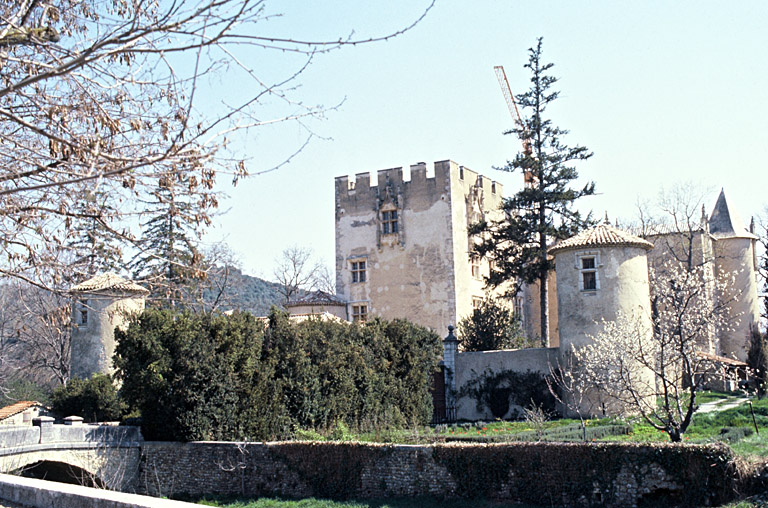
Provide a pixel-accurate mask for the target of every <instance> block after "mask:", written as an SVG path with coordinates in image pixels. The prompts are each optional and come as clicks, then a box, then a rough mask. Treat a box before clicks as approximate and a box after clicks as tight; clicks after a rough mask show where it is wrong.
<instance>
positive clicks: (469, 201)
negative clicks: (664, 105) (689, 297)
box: [336, 161, 759, 419]
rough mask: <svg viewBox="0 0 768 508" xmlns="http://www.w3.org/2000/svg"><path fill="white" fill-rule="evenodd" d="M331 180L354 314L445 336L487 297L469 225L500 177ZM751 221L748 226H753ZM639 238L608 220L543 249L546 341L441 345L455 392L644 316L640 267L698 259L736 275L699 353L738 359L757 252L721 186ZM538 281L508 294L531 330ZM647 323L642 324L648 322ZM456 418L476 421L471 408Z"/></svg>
mask: <svg viewBox="0 0 768 508" xmlns="http://www.w3.org/2000/svg"><path fill="white" fill-rule="evenodd" d="M410 173H411V175H410V180H406V179H404V178H403V171H402V169H401V168H393V169H386V170H381V171H379V172H378V175H377V176H378V178H377V182H376V183H375V184H374V183H372V182H371V181H370V178H369V175H368V173H362V174H358V175H356V178H355V181H354V182H351V181H350V180H349V178H348V177H346V176H342V177H338V178H336V281H337V282H336V284H337V293H338V296H339V297H340V298H341V299H342V300H345V301H346V302H347V306H348V315H349V316H350V317H351V318H352V319H353V320H365V319H367V318H369V317H372V316H381V317H384V318H387V319H393V318H398V317H402V318H407V319H410V320H412V321H414V322H416V323H418V324H420V325H423V326H427V327H430V328H432V329H434V330H436V331H438V332H439V333H441V334H442V333H445V330H447V328H448V326H449V325H452V324H455V323H456V322H457V321H459V320H460V319H462V318H463V317H465V316H468V315H469V314H470V313H471V311H472V309H473V306H474V305H476V304H477V303H478V302H480V301H482V299H483V298H484V297H485V296H487V289H486V288H485V287H484V283H483V277H484V276H485V275H487V274H488V270H489V266H488V262H487V260H484V259H478V258H475V257H473V256H471V254H470V252H471V247H472V242H473V239H472V238H471V237H470V236H469V235H468V233H467V226H468V225H469V224H472V223H475V222H478V221H479V220H480V219H482V218H485V219H489V220H492V219H494V218H497V217H498V214H499V213H500V211H499V205H500V204H501V202H502V199H503V195H502V187H501V185H500V184H499V183H497V182H494V181H492V180H490V179H488V178H485V177H483V176H482V175H479V174H477V173H475V172H473V171H470V170H469V169H467V168H465V167H463V166H460V165H458V164H456V163H455V162H453V161H439V162H436V163H435V164H434V174H433V175H431V176H428V175H427V172H426V165H425V164H424V163H419V164H416V165H413V166H411V167H410ZM752 229H753V227H752ZM636 233H639V234H641V235H642V237H641V236H638V235H635V234H631V233H630V232H627V231H623V230H621V229H618V228H616V227H613V226H610V225H608V224H600V225H598V226H595V227H593V228H590V229H588V230H586V231H583V232H582V233H580V234H578V235H576V236H575V237H573V238H570V239H567V240H565V241H562V242H560V243H558V244H556V245H555V246H553V247H552V249H551V254H552V255H553V256H554V258H555V265H556V269H555V271H554V273H552V274H551V276H550V278H549V295H550V334H551V336H550V346H551V347H548V348H535V349H530V350H516V351H494V352H478V353H465V352H459V351H458V350H457V349H456V346H455V344H453V345H450V344H446V354H445V357H444V364H445V366H446V372H447V373H448V375H447V376H446V383H447V384H448V386H449V387H451V388H453V389H454V390H455V389H456V387H460V386H462V385H463V384H464V383H466V382H467V381H469V380H470V379H471V378H472V377H474V376H477V375H478V374H481V373H483V372H486V371H488V370H490V371H500V370H517V371H522V372H525V371H527V370H531V371H534V372H540V373H543V374H548V373H549V370H550V368H551V366H552V365H556V364H557V363H558V362H559V361H560V360H561V359H562V357H563V355H564V354H565V352H566V351H567V350H568V349H569V348H572V347H573V346H577V345H581V344H584V343H586V342H588V341H589V337H590V336H593V335H595V334H597V333H599V331H600V322H601V321H602V320H612V319H615V318H616V317H617V316H619V315H625V316H642V317H644V318H645V319H648V320H649V319H650V314H651V311H650V295H649V267H650V268H652V269H653V270H663V269H665V267H669V266H670V263H672V265H674V264H678V265H686V264H687V265H688V266H705V267H706V269H707V270H710V272H711V274H712V276H713V278H716V277H718V276H720V275H721V274H726V273H728V274H731V273H732V274H735V279H734V281H733V283H732V284H730V285H729V286H728V287H727V289H726V293H727V294H718V293H717V291H716V288H715V287H714V286H713V287H712V288H710V289H709V295H710V297H711V298H715V299H720V300H722V301H727V302H728V311H727V312H728V313H729V315H730V319H729V321H730V323H729V325H730V326H729V328H728V329H723V330H712V331H711V336H710V337H706V338H704V340H703V341H702V351H703V352H704V353H706V354H710V355H713V357H718V358H723V359H725V358H726V357H727V358H731V359H735V361H736V362H737V363H739V364H741V362H744V361H745V360H746V357H747V350H748V346H749V340H750V337H751V334H752V332H753V331H755V330H757V326H758V320H759V302H758V297H757V282H756V278H757V259H756V253H755V242H756V240H757V237H756V236H755V235H754V231H750V230H748V229H747V228H746V227H744V225H743V224H742V223H741V220H740V219H739V218H738V216H737V214H736V213H735V212H734V210H732V209H731V207H730V206H729V204H728V202H727V200H726V198H725V194H724V193H723V192H721V194H720V196H719V198H718V201H717V204H716V206H715V209H714V210H713V212H712V214H711V215H710V216H709V217H707V216H706V214H703V215H702V219H701V221H700V222H699V223H698V224H697V225H696V226H694V227H689V228H681V229H678V230H669V229H667V230H663V229H654V230H646V231H640V232H636ZM537 294H538V288H537V287H536V286H535V285H532V286H527V287H525V288H524V290H523V291H522V292H521V294H520V295H519V296H518V297H517V299H516V301H515V302H514V308H515V312H516V313H517V314H518V316H519V317H520V318H521V319H522V321H523V325H524V329H525V331H526V333H527V334H528V336H529V338H533V337H536V336H537V334H538V330H539V324H538V323H539V318H538V316H539V308H538V298H537ZM649 328H650V327H649ZM458 410H459V413H458V417H459V418H466V419H477V418H484V417H487V415H482V414H478V413H477V412H475V410H474V408H473V407H472V404H466V403H465V404H461V403H460V404H459V409H458Z"/></svg>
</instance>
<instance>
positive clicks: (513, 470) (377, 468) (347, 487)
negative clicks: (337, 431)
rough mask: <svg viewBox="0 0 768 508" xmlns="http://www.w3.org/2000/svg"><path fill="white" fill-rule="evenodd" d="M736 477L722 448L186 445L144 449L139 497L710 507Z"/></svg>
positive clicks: (719, 500)
mask: <svg viewBox="0 0 768 508" xmlns="http://www.w3.org/2000/svg"><path fill="white" fill-rule="evenodd" d="M736 478H737V474H736V468H735V465H734V461H733V455H732V452H731V451H730V449H728V448H727V447H725V446H721V445H712V446H694V445H690V446H685V445H678V446H672V445H637V444H619V443H599V444H594V443H591V444H569V443H536V444H532V443H510V444H488V445H481V444H440V445H432V446H421V445H418V446H416V445H414V446H411V445H381V444H363V443H327V442H322V443H316V442H289V443H249V444H240V445H238V444H237V443H221V442H193V443H145V445H144V446H143V447H142V459H141V466H140V471H139V481H138V490H139V492H141V493H147V494H150V495H154V496H157V495H163V496H173V495H177V494H182V493H184V494H190V495H204V494H235V495H244V496H247V497H258V496H283V497H297V498H301V497H310V496H313V497H324V498H337V499H345V498H346V499H355V498H357V499H364V498H391V497H403V496H408V497H411V496H432V497H441V498H455V497H464V498H472V497H484V498H489V499H499V500H504V501H510V502H523V503H529V504H534V505H543V506H626V507H634V506H638V505H644V504H645V505H649V506H650V505H654V506H661V505H664V506H707V505H708V506H712V505H717V504H720V503H722V502H724V501H726V500H729V499H731V498H732V497H733V496H734V491H735V489H734V486H735V482H736ZM649 503H650V504H649Z"/></svg>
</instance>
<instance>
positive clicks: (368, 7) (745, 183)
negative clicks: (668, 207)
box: [206, 0, 768, 278]
mask: <svg viewBox="0 0 768 508" xmlns="http://www.w3.org/2000/svg"><path fill="white" fill-rule="evenodd" d="M428 5H429V2H428V1H420V0H409V1H400V0H390V1H386V2H385V1H373V0H371V1H369V2H355V1H351V0H339V1H333V2H306V1H303V2H302V1H298V0H295V1H294V0H285V1H281V2H274V3H272V4H267V10H268V11H269V12H274V13H282V14H283V16H281V17H278V18H274V19H272V20H269V21H268V22H265V23H264V24H263V25H262V26H260V27H258V30H259V33H262V34H265V33H268V34H273V35H276V36H278V35H291V36H293V37H297V38H329V39H337V38H339V37H346V36H347V35H349V34H350V33H352V32H353V31H354V36H353V37H354V38H357V37H359V38H367V37H372V36H379V35H383V34H386V33H389V32H392V31H395V30H397V29H398V28H401V27H403V26H407V25H408V24H410V23H411V22H412V21H413V20H414V19H416V18H418V17H419V16H420V14H421V13H422V12H423V10H424V9H425V8H426V7H427V6H428ZM767 20H768V3H766V2H758V1H742V2H734V3H730V2H729V3H726V2H709V1H697V2H690V1H679V2H661V1H646V2H632V3H630V2H608V1H605V2H602V1H590V2H565V1H560V2H558V1H490V0H477V1H474V2H461V1H458V0H437V1H436V4H435V6H434V8H433V9H432V10H431V11H430V12H429V13H428V15H427V16H426V18H425V19H424V20H423V21H422V22H421V23H419V24H418V26H416V27H415V28H414V29H413V30H411V31H409V32H408V33H406V34H404V35H401V36H399V37H397V38H395V39H392V40H389V41H387V42H379V43H373V44H368V45H359V46H354V47H346V48H343V49H341V50H338V51H334V52H331V53H328V54H325V55H318V56H317V57H316V58H315V59H314V60H313V62H312V65H311V66H310V67H309V68H308V69H307V70H306V71H305V72H304V73H303V74H302V75H301V76H300V77H299V79H298V82H297V84H299V85H300V86H299V87H298V88H297V89H296V90H295V91H294V92H293V94H292V97H293V98H295V99H296V100H302V101H304V102H305V103H307V104H312V105H315V104H322V105H325V106H326V107H334V106H337V105H338V107H337V108H335V109H333V110H331V111H328V113H327V114H326V115H325V117H324V119H318V120H314V119H311V120H308V121H307V122H305V126H304V127H303V126H300V125H298V124H296V123H284V124H279V125H276V126H272V127H265V128H260V129H258V130H256V131H254V132H253V133H252V134H251V135H249V136H248V137H247V139H236V140H233V144H232V145H231V146H230V148H231V149H232V150H233V151H235V152H237V153H240V154H242V156H244V157H248V158H249V162H248V168H249V170H250V171H251V172H252V173H257V172H258V171H260V170H263V169H267V168H269V167H272V166H273V165H274V164H276V163H278V162H280V161H282V160H284V159H285V158H286V157H288V156H290V155H291V154H293V153H294V152H295V151H296V150H297V149H298V148H299V147H300V146H302V144H303V143H304V140H305V139H306V136H307V130H306V128H305V127H308V128H309V129H310V130H311V131H312V132H313V134H314V135H315V137H314V138H313V140H312V141H311V142H310V144H309V145H308V146H307V147H305V148H304V150H303V151H301V152H300V153H299V154H298V155H296V157H294V158H293V159H292V160H291V162H290V163H289V164H287V165H285V166H283V167H282V168H281V169H279V170H277V171H274V172H270V173H266V174H263V175H259V176H253V177H251V178H249V179H248V180H247V181H244V182H241V183H240V184H239V185H238V186H237V187H236V188H231V187H229V186H222V189H223V190H224V191H225V192H226V193H227V194H228V195H229V198H228V199H226V200H225V201H224V202H223V204H222V207H221V208H222V211H226V213H224V214H222V215H221V216H220V217H218V219H217V220H216V223H215V225H214V227H213V228H211V230H210V231H209V233H208V235H207V236H206V241H208V242H212V241H216V240H221V239H223V240H224V241H226V242H227V243H228V244H229V245H230V246H231V247H232V249H233V250H234V251H235V252H236V253H237V254H238V256H239V257H240V259H241V262H242V265H243V268H244V270H245V271H246V272H247V273H251V274H254V275H259V276H262V277H265V278H271V274H272V267H273V264H274V260H275V258H276V257H277V256H279V254H280V252H281V251H282V250H283V249H284V248H286V247H288V246H291V245H299V246H306V247H310V248H312V249H313V250H314V251H315V252H316V254H317V256H318V258H320V259H322V260H324V261H325V262H326V263H327V264H329V265H330V266H332V264H333V258H334V196H333V189H334V187H333V182H334V177H336V176H340V175H345V174H355V173H361V172H365V171H372V172H375V171H377V170H379V169H385V168H390V167H398V166H404V167H405V166H408V165H410V164H414V163H416V162H422V161H423V162H426V163H427V164H428V165H430V164H431V163H432V162H434V161H437V160H444V159H452V160H454V161H456V162H457V163H459V164H462V165H464V166H466V167H468V168H471V169H472V170H475V171H478V172H480V173H483V174H485V175H486V176H489V177H491V178H493V179H495V180H497V181H499V182H501V183H503V184H504V192H505V195H510V194H512V193H513V192H514V191H515V190H517V189H519V188H520V186H521V185H522V179H521V177H520V176H519V175H517V174H507V173H503V172H500V171H496V170H494V169H493V168H494V167H498V166H502V165H504V163H505V161H506V160H507V158H512V157H513V156H514V155H515V153H516V152H517V150H518V149H519V141H518V140H516V139H515V138H513V137H512V136H504V135H502V132H503V131H504V130H506V129H508V128H510V127H511V126H512V120H511V117H510V115H509V112H508V110H507V108H506V105H505V103H504V99H503V97H502V95H501V92H500V90H499V86H498V83H497V81H496V77H495V75H494V72H493V66H494V65H503V66H504V67H505V69H506V73H507V76H508V78H509V82H510V85H511V87H512V90H513V92H515V93H519V92H521V91H524V90H525V89H526V88H527V85H528V78H529V75H528V74H527V73H526V71H525V69H523V67H522V66H523V64H524V63H525V62H526V61H527V48H529V47H531V46H532V45H533V44H535V41H536V38H537V37H539V36H542V37H543V38H544V57H545V60H547V61H551V62H553V63H554V64H555V67H554V69H553V73H554V75H556V76H558V77H559V78H560V81H559V83H558V85H557V86H558V88H559V89H560V90H561V92H562V93H561V98H560V99H559V100H558V102H557V103H556V104H555V105H554V107H552V108H551V109H550V113H551V117H552V118H553V120H554V121H555V123H556V124H557V125H559V126H560V127H563V128H566V129H568V130H570V131H571V133H570V134H569V135H568V136H567V138H566V140H567V141H568V142H569V143H572V144H576V143H578V144H583V145H586V146H587V147H589V148H590V149H591V150H592V151H593V152H594V154H595V155H594V157H593V158H592V159H590V160H589V161H587V162H586V163H584V164H583V165H581V166H580V168H579V169H580V173H581V176H582V180H584V181H586V180H594V181H595V183H596V186H597V191H598V192H599V195H598V196H595V197H591V198H587V199H586V200H584V202H583V203H582V205H581V207H582V208H583V209H584V210H589V209H592V210H594V211H595V213H596V214H597V215H598V216H602V215H603V214H604V213H605V212H607V213H608V215H609V217H610V218H611V219H612V220H613V219H614V218H616V217H618V218H621V219H631V218H633V216H634V214H635V203H636V201H637V199H638V197H642V198H647V199H654V198H655V197H656V196H657V194H658V193H659V191H660V190H661V189H662V187H664V188H669V187H670V186H672V185H674V184H675V183H678V182H694V183H696V184H698V185H701V186H704V187H709V188H711V190H712V192H711V194H710V195H709V199H708V203H707V208H708V209H709V208H711V206H713V205H714V202H715V199H716V198H717V192H719V190H720V188H721V187H724V188H725V191H726V194H727V195H728V197H729V199H730V201H731V202H732V204H733V206H734V207H735V208H736V209H737V210H738V213H739V214H740V215H741V216H742V218H743V219H744V221H745V222H748V221H749V217H750V216H751V215H753V214H757V213H760V212H761V211H762V210H763V209H764V207H765V205H766V204H768V192H766V190H768V185H766V184H768V176H766V171H765V160H766V152H768V126H767V125H766V121H765V117H766V116H768V86H767V85H768V83H767V81H768V58H766V56H765V52H766V50H767V49H768V30H766V29H765V28H764V26H765V23H766V21H767ZM243 58H244V59H245V60H246V63H248V64H250V65H252V66H253V67H255V68H258V69H259V70H260V71H261V72H262V73H264V74H266V75H269V76H281V75H289V74H290V73H292V72H293V70H295V69H296V68H297V67H298V66H299V65H300V64H301V61H300V59H299V58H297V57H296V56H294V55H289V54H283V53H281V54H273V55H267V56H257V55H253V59H252V60H250V61H249V60H248V58H249V55H247V54H245V55H243ZM208 93H209V94H210V96H209V97H208V99H209V100H211V101H215V100H223V97H226V96H227V95H228V94H237V93H242V94H246V95H247V93H248V90H247V89H246V90H242V89H239V88H237V86H236V84H233V83H230V82H227V81H226V79H223V80H222V83H221V84H220V86H218V87H215V88H213V89H212V90H211V91H209V92H208ZM270 108H271V106H270V105H269V104H265V105H264V113H265V118H266V117H269V114H271V113H272V110H271V109H270ZM223 180H226V179H225V178H224V179H223Z"/></svg>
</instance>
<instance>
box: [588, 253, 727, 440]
mask: <svg viewBox="0 0 768 508" xmlns="http://www.w3.org/2000/svg"><path fill="white" fill-rule="evenodd" d="M726 279H727V277H726V275H725V274H720V276H718V277H714V276H713V275H712V274H711V272H710V271H709V270H706V269H705V267H694V268H693V269H692V270H688V269H687V268H685V267H684V266H681V265H680V264H679V263H675V262H670V264H669V265H668V266H667V267H666V269H665V270H664V271H663V272H662V274H661V275H659V274H656V275H655V276H654V277H651V280H652V281H653V282H652V284H651V293H652V295H651V296H652V298H655V301H656V303H657V309H656V312H654V314H653V316H652V319H651V320H649V321H648V322H646V323H644V322H643V321H642V320H641V319H639V317H632V316H619V317H618V318H617V319H616V320H615V321H611V322H606V323H604V327H603V328H604V329H603V332H601V333H600V334H598V335H597V336H595V337H592V343H591V344H588V345H586V346H584V347H581V348H575V349H574V350H573V353H574V358H575V363H576V373H577V376H581V379H580V380H579V383H580V384H581V385H582V386H584V385H586V386H588V387H589V388H591V389H594V390H597V391H599V392H600V394H601V395H602V396H604V397H605V398H606V399H607V400H608V401H609V404H610V406H611V410H612V411H613V412H625V413H628V414H639V415H640V416H642V418H643V419H644V420H645V421H646V422H648V424H650V425H651V426H653V427H654V428H656V429H658V430H663V431H665V432H667V434H668V435H669V437H670V439H671V440H672V441H680V439H681V435H682V434H683V433H684V432H685V431H686V429H687V428H688V426H689V425H690V423H691V419H692V417H693V413H694V411H695V409H696V395H697V390H698V389H699V388H700V387H701V386H702V383H703V382H704V381H705V380H706V376H707V375H708V374H710V373H712V372H713V370H714V369H717V359H716V358H714V357H713V356H712V355H710V354H707V353H708V351H707V347H706V344H702V342H703V341H706V340H707V338H708V337H709V336H710V330H711V329H712V328H713V327H716V328H718V329H721V330H727V329H729V325H730V323H728V319H729V316H728V312H727V308H728V306H729V305H730V304H731V303H732V302H731V301H730V300H728V299H713V298H710V297H709V289H708V288H709V287H711V286H715V287H716V291H718V292H719V293H720V294H723V291H724V289H725V287H727V285H728V284H729V283H731V281H728V280H726Z"/></svg>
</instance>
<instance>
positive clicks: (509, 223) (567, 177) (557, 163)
mask: <svg viewBox="0 0 768 508" xmlns="http://www.w3.org/2000/svg"><path fill="white" fill-rule="evenodd" d="M541 46H542V39H541V38H539V39H538V42H537V44H536V47H535V48H530V49H529V50H528V52H529V58H528V63H527V64H525V68H527V69H529V70H530V73H531V87H530V89H529V90H528V91H527V92H525V93H523V94H520V95H517V96H516V97H515V98H516V100H517V103H518V105H520V106H521V107H522V108H523V111H524V112H527V113H528V117H527V118H526V119H524V120H523V123H522V125H518V127H517V128H515V129H512V130H510V131H508V132H506V133H505V134H514V135H516V136H517V137H519V138H520V140H521V141H522V142H523V146H525V147H526V148H525V150H524V152H522V153H518V154H517V156H516V157H515V158H514V159H513V160H511V161H508V162H507V165H506V166H505V167H504V168H502V169H503V170H504V171H510V172H514V171H521V172H522V173H523V174H524V175H525V176H526V181H527V184H526V186H525V187H524V188H523V189H522V190H521V191H519V192H518V193H517V194H515V195H514V196H512V197H511V198H507V199H505V200H504V204H503V205H502V208H503V210H504V212H505V213H504V215H505V218H504V219H502V220H496V221H490V222H489V221H482V222H480V223H478V224H474V225H473V226H472V227H470V234H474V235H478V237H479V238H480V239H481V240H480V243H479V244H477V245H476V247H475V252H476V253H477V254H479V255H481V256H488V257H489V258H490V260H491V261H492V263H491V267H492V269H491V272H490V275H489V276H488V277H487V278H486V283H487V285H488V286H490V287H498V286H500V285H502V284H504V283H509V282H511V283H512V287H511V289H510V290H509V291H507V293H506V296H507V297H513V296H514V295H515V294H517V292H518V291H519V290H520V288H521V286H522V285H523V284H531V283H534V282H537V281H538V283H539V291H540V292H539V301H540V305H541V342H542V345H543V346H548V345H549V307H548V288H547V274H548V273H549V272H550V270H552V269H553V263H552V261H551V260H550V259H549V258H548V255H547V253H548V249H549V246H550V245H551V244H552V243H553V242H554V241H556V240H559V239H563V238H567V237H569V236H572V235H573V234H574V233H576V232H577V231H578V230H580V229H581V228H583V227H584V226H585V225H587V224H589V223H591V215H588V216H587V217H582V216H581V214H580V213H579V212H578V211H577V210H575V209H574V202H575V201H576V200H577V199H579V198H581V197H583V196H590V195H592V194H594V193H595V185H594V183H593V182H589V183H587V184H586V185H584V187H583V188H581V189H574V188H572V187H571V184H572V183H573V182H574V180H576V179H577V178H578V176H579V175H578V172H577V171H576V168H575V167H574V165H573V164H574V163H575V162H576V161H580V160H585V159H588V158H589V157H591V156H592V153H591V152H589V151H588V149H587V148H586V147H583V146H578V145H577V146H574V147H570V146H568V145H566V144H564V143H563V141H562V138H563V136H565V135H566V134H568V131H567V130H564V129H561V128H559V127H556V126H555V125H553V123H552V120H550V119H549V118H547V117H546V116H545V113H546V110H547V107H548V106H549V105H550V104H551V103H552V102H554V101H555V100H556V99H557V98H558V96H559V92H557V91H554V90H552V86H553V85H554V84H555V83H556V82H557V78H555V77H553V76H551V75H549V74H548V71H549V70H550V69H551V68H552V66H553V64H551V63H542V60H541V59H542V49H541Z"/></svg>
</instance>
